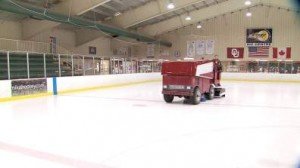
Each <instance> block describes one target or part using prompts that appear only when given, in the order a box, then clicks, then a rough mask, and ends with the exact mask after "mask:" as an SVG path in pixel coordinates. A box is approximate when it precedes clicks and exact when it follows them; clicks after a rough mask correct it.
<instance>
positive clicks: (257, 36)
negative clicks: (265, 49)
mask: <svg viewBox="0 0 300 168" xmlns="http://www.w3.org/2000/svg"><path fill="white" fill-rule="evenodd" d="M246 43H247V46H270V45H271V43H272V29H247V37H246Z"/></svg>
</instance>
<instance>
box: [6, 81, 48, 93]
mask: <svg viewBox="0 0 300 168" xmlns="http://www.w3.org/2000/svg"><path fill="white" fill-rule="evenodd" d="M11 93H12V96H20V95H30V94H37V93H47V79H22V80H12V81H11Z"/></svg>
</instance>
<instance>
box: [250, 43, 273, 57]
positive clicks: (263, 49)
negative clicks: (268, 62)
mask: <svg viewBox="0 0 300 168" xmlns="http://www.w3.org/2000/svg"><path fill="white" fill-rule="evenodd" d="M268 56H269V47H268V46H259V47H249V57H268Z"/></svg>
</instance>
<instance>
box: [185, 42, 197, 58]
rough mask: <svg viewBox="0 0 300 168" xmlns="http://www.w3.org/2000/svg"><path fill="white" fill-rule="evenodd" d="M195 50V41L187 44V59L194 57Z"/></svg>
mask: <svg viewBox="0 0 300 168" xmlns="http://www.w3.org/2000/svg"><path fill="white" fill-rule="evenodd" d="M195 48H196V44H195V41H188V42H187V57H195Z"/></svg>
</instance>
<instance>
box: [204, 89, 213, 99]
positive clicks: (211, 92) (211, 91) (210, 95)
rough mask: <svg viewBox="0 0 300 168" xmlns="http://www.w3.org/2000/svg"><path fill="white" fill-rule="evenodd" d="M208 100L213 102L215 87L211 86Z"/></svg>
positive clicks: (207, 94)
mask: <svg viewBox="0 0 300 168" xmlns="http://www.w3.org/2000/svg"><path fill="white" fill-rule="evenodd" d="M205 97H206V99H208V100H212V99H214V97H215V88H214V87H213V86H210V88H209V92H208V93H206V94H205Z"/></svg>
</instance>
